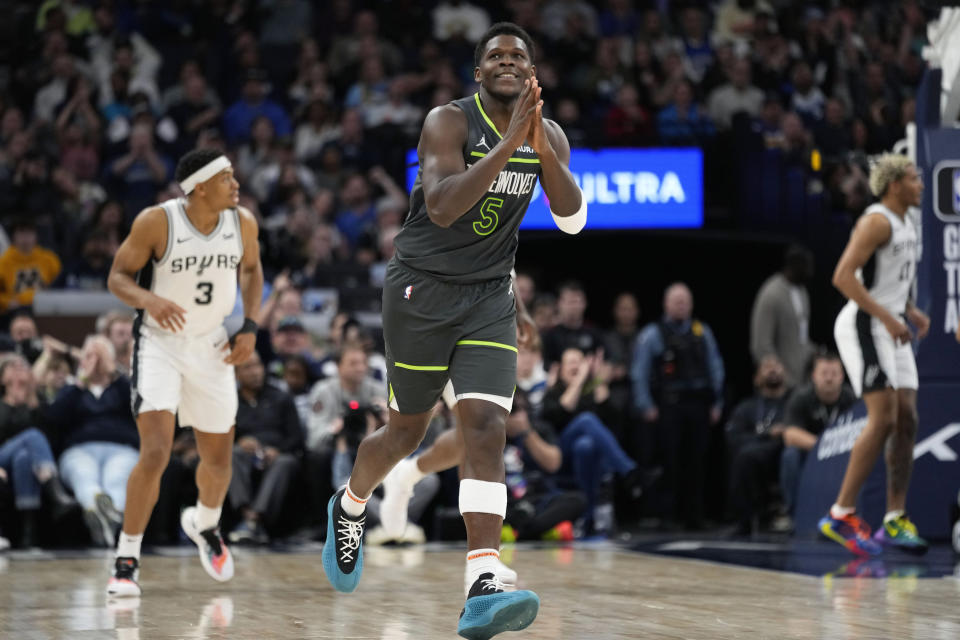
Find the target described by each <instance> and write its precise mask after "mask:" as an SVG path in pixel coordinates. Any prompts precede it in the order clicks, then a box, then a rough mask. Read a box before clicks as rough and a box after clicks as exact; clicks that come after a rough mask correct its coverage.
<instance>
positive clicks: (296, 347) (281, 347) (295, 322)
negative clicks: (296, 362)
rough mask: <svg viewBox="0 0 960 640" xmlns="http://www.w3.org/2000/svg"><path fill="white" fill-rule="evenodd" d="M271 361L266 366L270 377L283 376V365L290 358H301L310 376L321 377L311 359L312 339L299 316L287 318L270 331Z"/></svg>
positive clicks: (318, 365)
mask: <svg viewBox="0 0 960 640" xmlns="http://www.w3.org/2000/svg"><path fill="white" fill-rule="evenodd" d="M270 343H271V346H272V355H273V360H272V361H271V362H270V363H269V364H268V365H267V372H268V373H269V375H270V376H271V377H274V378H280V377H282V376H283V363H284V362H285V361H286V359H287V358H289V357H290V356H301V357H302V358H303V359H304V360H306V362H307V363H308V366H309V370H310V375H311V376H312V377H314V378H320V377H322V370H321V368H320V364H319V363H318V362H317V360H316V358H314V357H313V339H312V338H311V336H310V333H309V332H308V331H307V329H306V327H304V326H303V320H302V319H301V318H300V316H299V315H296V316H287V317H285V318H283V319H282V320H280V322H278V323H277V326H276V329H272V330H271V331H270Z"/></svg>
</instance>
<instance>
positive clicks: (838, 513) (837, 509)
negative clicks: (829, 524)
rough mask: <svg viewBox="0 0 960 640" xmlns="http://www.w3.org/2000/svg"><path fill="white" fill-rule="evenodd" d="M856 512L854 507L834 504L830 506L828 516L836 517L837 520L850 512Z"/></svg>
mask: <svg viewBox="0 0 960 640" xmlns="http://www.w3.org/2000/svg"><path fill="white" fill-rule="evenodd" d="M856 512H857V508H856V507H841V506H840V505H839V504H835V505H833V506H832V507H830V517H831V518H836V519H838V520H839V519H840V518H842V517H844V516H848V515H850V514H851V513H856Z"/></svg>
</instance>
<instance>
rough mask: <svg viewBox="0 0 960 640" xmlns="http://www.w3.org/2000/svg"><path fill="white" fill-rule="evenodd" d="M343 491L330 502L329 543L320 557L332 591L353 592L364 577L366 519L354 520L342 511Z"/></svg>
mask: <svg viewBox="0 0 960 640" xmlns="http://www.w3.org/2000/svg"><path fill="white" fill-rule="evenodd" d="M343 491H344V490H343V489H340V491H337V493H336V494H334V496H333V497H332V498H330V502H328V503H327V540H326V542H324V543H323V553H322V554H321V557H322V558H323V571H324V573H326V574H327V580H329V581H330V584H332V585H333V588H334V589H336V590H337V591H342V592H343V593H350V592H351V591H353V590H354V589H356V588H357V585H358V584H360V576H361V575H362V574H363V524H364V522H365V521H366V519H367V516H366V515H362V516H360V517H358V518H351V517H350V516H348V515H347V514H346V512H345V511H343V510H342V509H341V508H340V498H341V497H342V496H343Z"/></svg>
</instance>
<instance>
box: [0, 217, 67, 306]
mask: <svg viewBox="0 0 960 640" xmlns="http://www.w3.org/2000/svg"><path fill="white" fill-rule="evenodd" d="M10 239H11V241H12V244H11V245H10V246H9V247H8V248H7V250H6V251H4V252H3V254H2V255H0V312H2V311H7V310H9V309H13V308H16V307H19V306H30V305H31V304H33V295H34V293H36V291H37V290H38V289H44V288H46V287H49V286H50V285H51V284H52V283H53V281H54V280H56V279H57V276H58V275H60V269H61V264H60V258H58V257H57V254H55V253H54V252H53V251H50V250H49V249H44V248H43V247H39V246H37V227H36V225H35V224H34V222H33V221H32V220H30V219H29V218H20V219H18V220H16V221H15V222H14V223H13V225H12V226H11V227H10Z"/></svg>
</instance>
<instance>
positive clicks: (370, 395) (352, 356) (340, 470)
mask: <svg viewBox="0 0 960 640" xmlns="http://www.w3.org/2000/svg"><path fill="white" fill-rule="evenodd" d="M310 404H311V406H312V408H313V413H312V415H311V416H310V419H309V420H308V421H307V447H308V448H309V449H310V450H311V451H313V452H316V453H323V452H330V455H332V460H333V462H332V469H331V473H332V476H331V485H332V487H333V488H339V487H340V486H342V485H343V484H345V483H346V481H347V478H348V477H349V476H350V470H351V469H352V468H353V458H354V457H355V456H356V448H357V446H358V445H359V444H360V440H362V439H363V437H364V436H365V435H366V434H367V432H368V431H373V430H374V429H376V428H377V427H379V426H380V425H382V424H384V423H385V422H386V411H387V399H386V397H385V394H384V387H383V384H382V383H380V382H377V381H376V380H374V379H373V378H371V377H370V376H369V375H368V365H367V354H366V352H365V351H364V349H363V347H362V346H360V345H359V344H356V343H346V344H344V345H343V347H342V348H341V350H340V353H339V354H338V355H337V375H336V377H332V378H329V379H327V380H321V381H320V382H318V383H317V384H316V385H315V386H314V387H313V389H312V390H311V392H310Z"/></svg>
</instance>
